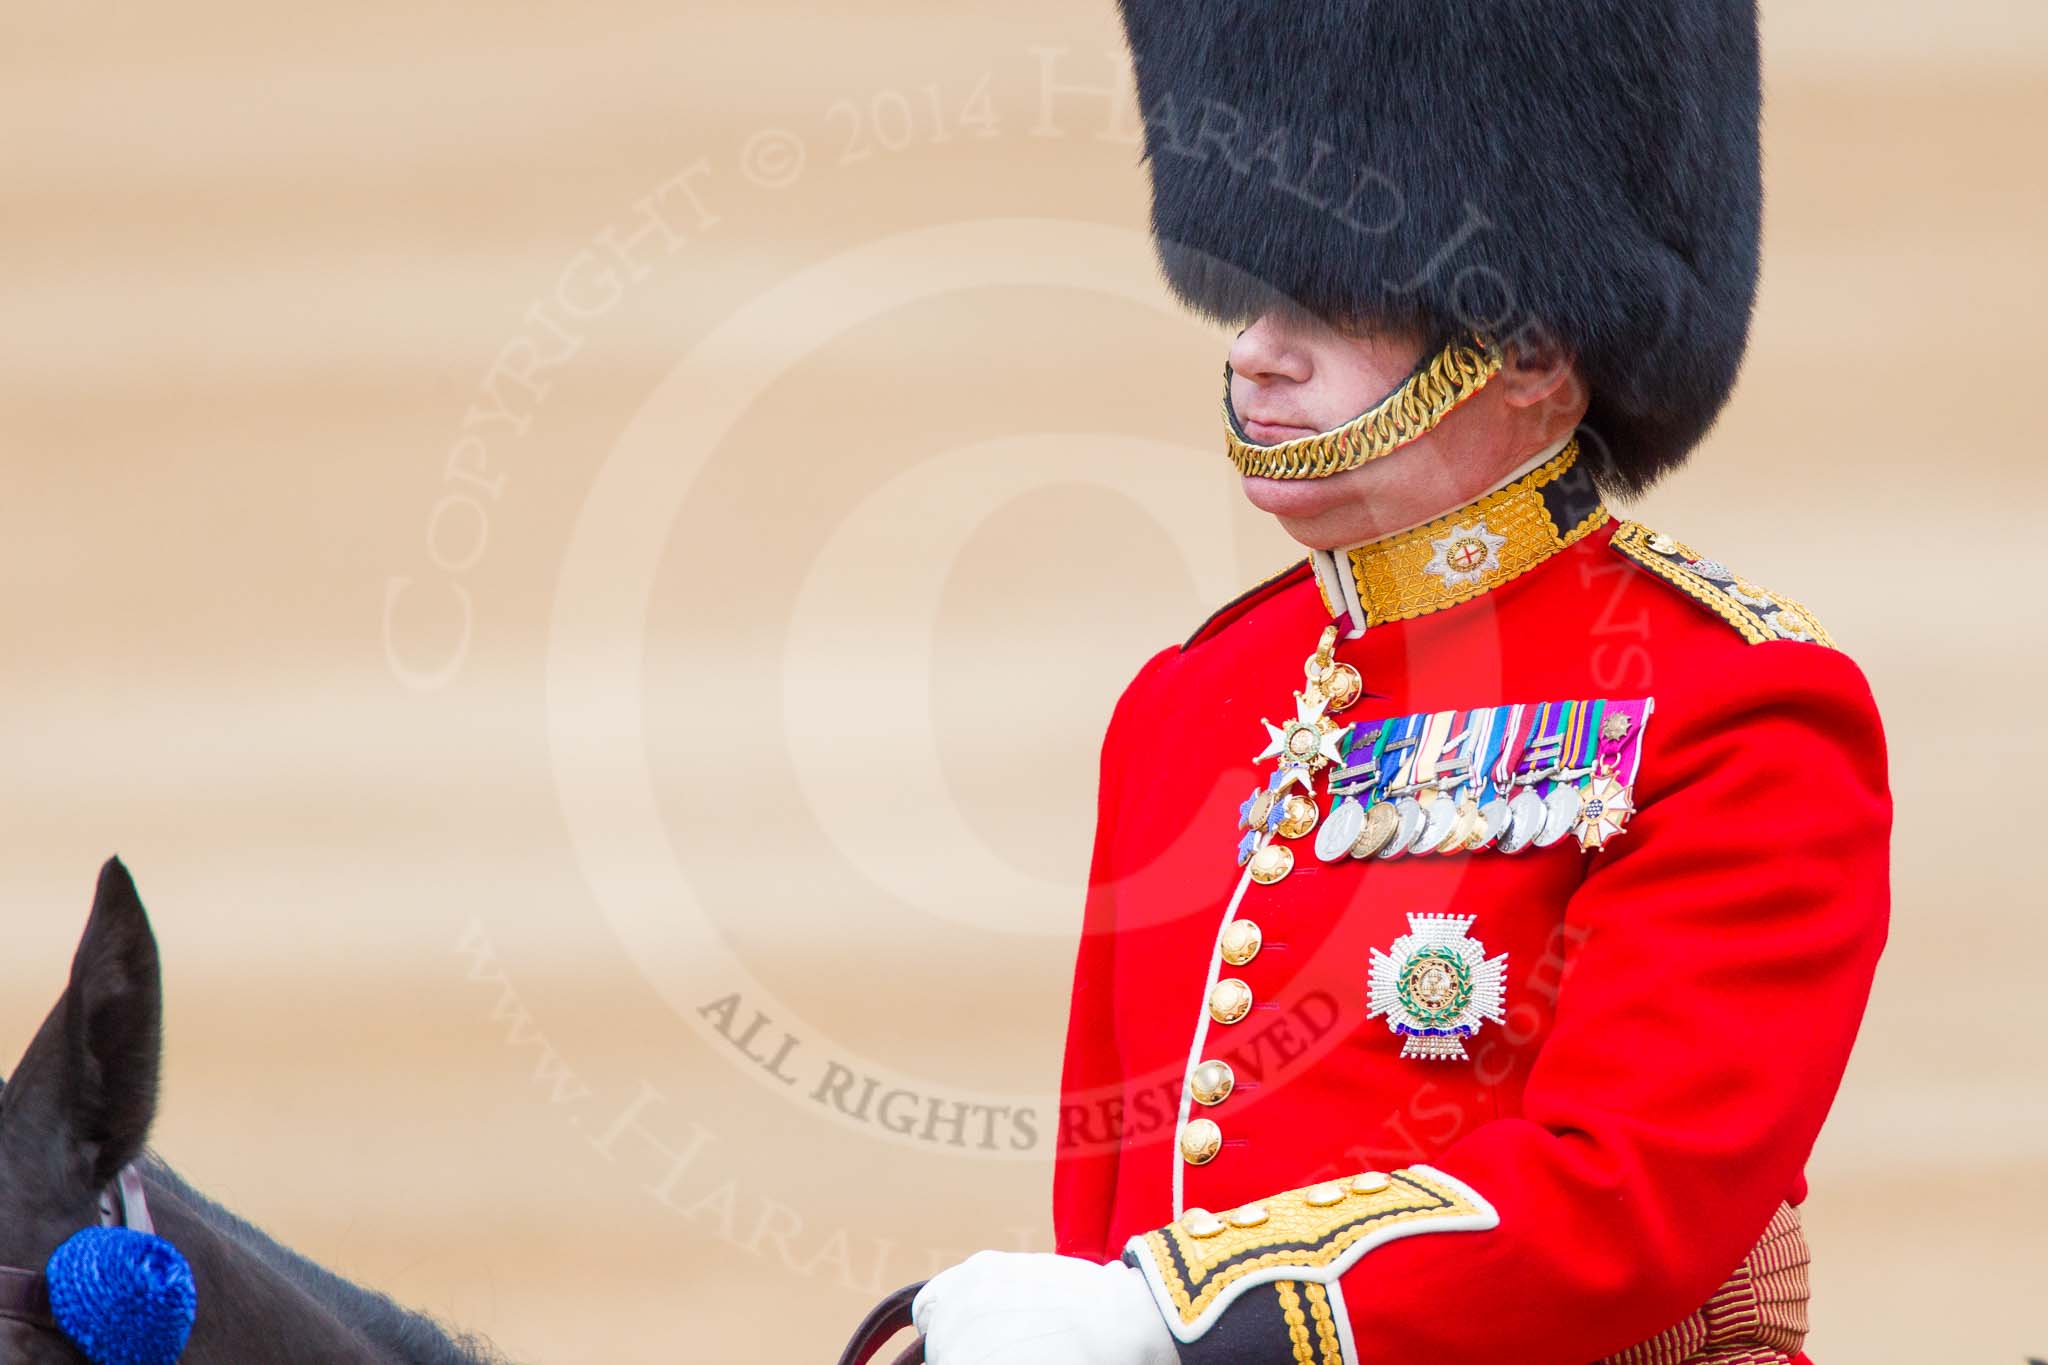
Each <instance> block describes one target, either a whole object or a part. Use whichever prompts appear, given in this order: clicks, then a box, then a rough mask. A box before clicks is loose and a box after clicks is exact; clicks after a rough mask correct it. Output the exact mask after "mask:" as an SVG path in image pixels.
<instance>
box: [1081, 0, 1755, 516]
mask: <svg viewBox="0 0 2048 1365" xmlns="http://www.w3.org/2000/svg"><path fill="white" fill-rule="evenodd" d="M1118 2H1119V8H1120V9H1121V11H1122V14H1123V21H1124V27H1125V31H1126V33H1127V35H1128V36H1129V39H1130V43H1131V50H1132V55H1133V59H1134V62H1135V67H1136V75H1137V85H1138V98H1139V104H1140V106H1141V109H1142V111H1143V114H1144V117H1145V123H1146V127H1145V159H1146V161H1147V162H1148V163H1149V166H1150V171H1151V177H1152V229H1153V235H1154V238H1155V241H1156V244H1157V247H1158V252H1159V257H1160V262H1161V266H1162V268H1163V270H1164V273H1165V276H1166V279H1167V282H1168V284H1169V286H1170V287H1171V289H1172V290H1173V292H1174V293H1175V294H1176V295H1177V296H1178V297H1179V298H1180V299H1181V300H1182V301H1184V302H1185V303H1187V304H1188V305H1189V306H1191V307H1192V308H1194V309H1195V310H1197V311H1198V312H1200V313H1202V314H1204V315H1206V316H1208V317H1211V318H1213V319H1216V320H1217V321H1220V322H1225V323H1229V324H1231V325H1242V324H1243V323H1245V322H1247V321H1249V320H1250V319H1251V318H1253V317H1255V316H1257V315H1258V314H1259V313H1261V312H1263V311H1265V310H1266V309H1267V308H1268V307H1272V306H1275V305H1276V304H1278V305H1281V306H1288V305H1292V306H1295V307H1299V308H1302V309H1306V310H1308V311H1309V312H1311V313H1313V314H1315V315H1316V316H1319V317H1322V318H1324V319H1327V320H1330V321H1333V322H1340V323H1343V324H1345V325H1360V326H1384V327H1391V328H1397V329H1400V330H1404V331H1406V330H1415V331H1419V332H1422V333H1424V334H1425V335H1427V336H1430V337H1432V338H1442V337H1445V336H1448V335H1451V334H1454V333H1456V332H1459V331H1468V330H1472V329H1475V328H1476V329H1479V330H1483V331H1487V332H1490V333H1491V334H1492V335H1494V336H1495V337H1496V338H1498V339H1501V340H1503V341H1509V342H1512V341H1515V340H1518V339H1520V340H1529V339H1532V338H1547V339H1551V340H1554V341H1556V342H1559V343H1561V344H1562V345H1563V346H1564V347H1565V348H1567V349H1568V350H1569V351H1570V352H1571V353H1572V354H1573V355H1574V356H1575V357H1576V358H1577V361H1578V364H1579V369H1580V373H1581V374H1582V375H1584V376H1585V378H1586V380H1587V382H1588V386H1589V388H1590V390H1591V403H1592V406H1591V409H1590V410H1589V412H1588V414H1587V418H1586V423H1585V425H1584V427H1582V428H1581V435H1582V437H1590V438H1591V439H1589V440H1586V441H1585V446H1586V449H1587V452H1588V455H1589V457H1590V460H1591V463H1592V465H1593V467H1594V469H1595V470H1596V472H1597V473H1598V475H1599V477H1600V479H1601V481H1602V483H1603V484H1605V485H1606V486H1608V487H1609V488H1611V489H1613V490H1615V491H1619V492H1632V491H1637V490H1640V489H1642V488H1644V487H1647V486H1648V485H1649V484H1650V483H1651V481H1653V480H1654V479H1655V478H1657V476H1658V475H1660V474H1662V473H1664V472H1665V471H1666V470H1668V469H1670V468H1672V467H1673V466H1675V465H1676V464H1678V463H1679V462H1680V461H1681V460H1683V459H1684V458H1685V456H1686V454H1687V453H1688V452H1689V451H1690V450H1691V449H1692V447H1693V446H1694V445H1695V444H1696V443H1697V442H1698V441H1699V439H1700V437H1701V436H1702V435H1704V434H1705V432H1706V431H1707V429H1708V427H1709V426H1711V425H1712V423H1713V421H1714V418H1715V416H1716V414H1717V413H1718V412H1719V411H1720V409H1721V406H1722V404H1723V403H1724V402H1725V401H1726V399H1727V396H1728V392H1729V389H1730V388H1731V387H1732V386H1733V384H1734V382H1735V375H1736V371H1737V369H1738V368H1739V367H1740V364H1741V361H1742V354H1743V350H1744V348H1745V346H1746V344H1747V340H1748V334H1749V320H1750V312H1751V308H1752V305H1753V302H1754V299H1755V294H1756V276H1757V252H1758V239H1759V235H1760V229H1761V216H1762V199H1763V192H1762V177H1761V167H1760V164H1759V161H1760V158H1759V153H1758V118H1759V105H1760V81H1759V72H1758V42H1757V14H1756V6H1755V3H1754V0H1287V2H1286V3H1279V0H1118Z"/></svg>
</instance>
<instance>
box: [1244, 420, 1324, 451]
mask: <svg viewBox="0 0 2048 1365" xmlns="http://www.w3.org/2000/svg"><path fill="white" fill-rule="evenodd" d="M1243 426H1244V434H1245V435H1247V436H1249V437H1251V438H1252V440H1254V441H1256V442H1258V443H1259V444H1260V445H1262V446H1272V445H1279V444H1280V443H1281V442H1283V441H1293V440H1298V439H1300V438H1301V437H1303V436H1313V435H1315V434H1316V432H1317V431H1318V430H1320V428H1317V427H1304V426H1297V425H1294V424H1291V423H1287V422H1265V421H1261V420H1259V419H1258V418H1256V417H1246V418H1244V419H1243Z"/></svg>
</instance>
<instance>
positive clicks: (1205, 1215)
mask: <svg viewBox="0 0 2048 1365" xmlns="http://www.w3.org/2000/svg"><path fill="white" fill-rule="evenodd" d="M1393 1183H1394V1182H1393V1181H1392V1180H1391V1179H1390V1178H1389V1177H1388V1176H1387V1175H1386V1174H1385V1173H1384V1172H1381V1171H1367V1172H1366V1173H1365V1174H1364V1175H1361V1176H1358V1177H1356V1178H1354V1179H1352V1180H1349V1181H1343V1180H1331V1181H1328V1182H1326V1183H1324V1184H1321V1185H1311V1186H1309V1187H1308V1188H1307V1189H1305V1190H1303V1191H1302V1192H1301V1200H1302V1202H1303V1203H1304V1204H1307V1205H1308V1206H1309V1207H1310V1208H1312V1209H1327V1208H1334V1207H1336V1206H1337V1205H1338V1204H1341V1203H1343V1202H1344V1201H1345V1200H1346V1199H1347V1198H1349V1197H1350V1196H1352V1195H1354V1194H1379V1193H1381V1192H1383V1191H1385V1190H1386V1189H1388V1188H1389V1187H1391V1186H1392V1185H1393ZM1270 1216H1271V1215H1270V1214H1268V1213H1267V1212H1266V1206H1265V1205H1264V1204H1245V1205H1242V1206H1240V1207H1238V1208H1234V1209H1232V1210H1231V1211H1230V1212H1228V1213H1226V1214H1223V1215H1222V1216H1220V1217H1219V1216H1218V1215H1216V1214H1213V1213H1211V1212H1209V1210H1207V1209H1189V1210H1188V1211H1187V1212H1186V1213H1183V1214H1182V1215H1181V1216H1180V1225H1181V1228H1182V1230H1183V1231H1185V1232H1186V1233H1187V1235H1188V1236H1190V1237H1214V1236H1216V1235H1218V1234H1219V1233H1221V1232H1222V1231H1223V1230H1224V1229H1225V1228H1255V1227H1258V1226H1260V1225H1261V1224H1263V1223H1264V1222H1265V1221H1266V1219H1267V1218H1269V1217H1270Z"/></svg>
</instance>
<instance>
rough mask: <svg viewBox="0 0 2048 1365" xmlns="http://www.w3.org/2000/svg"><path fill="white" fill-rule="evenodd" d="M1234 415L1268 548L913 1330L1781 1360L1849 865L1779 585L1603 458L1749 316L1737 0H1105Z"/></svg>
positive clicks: (1176, 711) (1750, 200) (1266, 1364)
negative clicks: (1036, 1079) (1650, 497)
mask: <svg viewBox="0 0 2048 1365" xmlns="http://www.w3.org/2000/svg"><path fill="white" fill-rule="evenodd" d="M1122 12H1123V17H1124V21H1125V25H1126V29H1127V32H1128V34H1129V36H1130V39H1131V42H1132V46H1133V50H1134V54H1135V57H1136V69H1137V76H1138V86H1139V94H1140V98H1141V102H1142V104H1143V105H1144V109H1145V113H1146V126H1147V153H1148V159H1149V163H1150V168H1151V174H1152V180H1153V192H1154V193H1153V205H1154V230H1155V235H1156V238H1157V241H1158V246H1159V251H1160V256H1161V260H1162V262H1163V265H1164V267H1165V271H1166V276H1167V279H1168V281H1169V283H1170V284H1171V286H1172V287H1173V289H1174V290H1175V292H1176V293H1177V294H1178V295H1179V296H1180V297H1181V298H1183V299H1184V300H1185V301H1186V302H1188V303H1189V304H1190V305H1191V306H1193V307H1194V308H1196V309H1198V310H1199V311H1201V312H1202V313H1203V314H1205V315H1207V316H1210V317H1213V318H1217V319H1227V320H1229V321H1230V322H1232V323H1233V324H1234V325H1241V326H1243V330H1242V331H1241V332H1240V333H1239V334H1238V337H1237V339H1236V342H1235V344H1234V345H1233V347H1232V350H1231V354H1230V363H1229V364H1228V365H1227V366H1226V371H1225V393H1224V404H1223V415H1224V422H1225V433H1224V436H1225V444H1226V448H1227V450H1228V453H1229V455H1230V458H1231V460H1232V462H1233V463H1234V464H1235V465H1236V468H1237V470H1238V473H1239V475H1240V476H1241V477H1242V479H1243V481H1244V488H1245V492H1246V494H1247V496H1248V497H1250V498H1251V500H1252V501H1253V502H1254V503H1256V504H1257V505H1259V506H1260V507H1262V508H1264V509H1265V510H1268V511H1270V512H1272V513H1273V514H1274V515H1275V516H1277V517H1278V518H1279V519H1280V521H1281V523H1282V524H1283V525H1284V526H1285V527H1286V528H1287V529H1288V531H1289V532H1290V533H1291V534H1293V535H1294V536H1295V538H1296V539H1297V540H1299V541H1301V542H1302V544H1303V545H1304V546H1305V547H1306V549H1307V550H1308V554H1307V556H1306V558H1305V559H1304V560H1303V561H1302V562H1301V563H1299V564H1297V565H1295V566H1294V567H1292V568H1290V569H1288V570H1286V571H1285V572H1283V573H1281V574H1280V575H1279V576H1278V577H1276V578H1274V579H1272V580H1271V581H1269V582H1267V583H1264V584H1261V585H1260V586H1258V587H1256V588H1254V589H1253V590H1251V591H1250V592H1248V593H1246V594H1245V595H1244V596H1242V597H1240V598H1239V599H1238V600H1237V601H1235V602H1232V603H1230V604H1229V605H1228V606H1226V607H1224V608H1223V609H1222V610H1221V611H1219V612H1217V613H1216V615H1215V616H1213V617H1212V618H1210V620H1209V621H1208V622H1207V623H1205V624H1204V625H1203V626H1202V627H1201V628H1200V629H1199V630H1197V631H1196V632H1195V633H1194V635H1193V636H1192V637H1191V638H1190V639H1189V640H1188V641H1187V642H1186V643H1185V644H1180V645H1174V646H1171V647H1168V648H1166V649H1163V650H1161V651H1160V652H1159V653H1157V654H1156V655H1155V656H1154V657H1153V658H1152V659H1151V660H1150V661H1149V662H1147V663H1146V664H1145V666H1144V667H1143V668H1142V669H1141V670H1140V671H1139V673H1138V675H1137V677H1136V679H1135V680H1134V681H1133V682H1132V683H1131V684H1130V686H1129V687H1128V689H1127V690H1126V691H1125V692H1124V694H1123V697H1122V699H1121V700H1120V701H1119V703H1118V705H1117V707H1116V711H1115V715H1114V718H1113V720H1112V722H1111V725H1110V729H1109V733H1108V736H1107V738H1106V739H1105V741H1104V745H1103V751H1102V768H1101V787H1100V797H1099V822H1098V826H1097V835H1096V841H1095V847H1094V855H1093V858H1094V861H1093V868H1092V877H1091V884H1090V885H1091V889H1090V894H1089V897H1088V902H1087V906H1086V915H1085V923H1084V925H1083V932H1082V937H1081V945H1080V950H1079V955H1078V960H1077V963H1076V968H1075V973H1074V986H1073V1004H1072V1013H1071V1022H1070V1026H1069V1031H1068V1036H1067V1051H1066V1063H1065V1075H1064V1079H1063V1091H1064V1093H1063V1107H1062V1117H1061V1125H1060V1128H1061V1132H1060V1147H1059V1155H1058V1165H1057V1169H1056V1172H1055V1181H1054V1201H1053V1203H1054V1225H1055V1229H1056V1235H1057V1244H1058V1254H1057V1255H1030V1254H1015V1253H998V1252H984V1253H981V1254H980V1255H977V1256H975V1257H973V1258H971V1259H969V1260H968V1261H966V1262H964V1263H962V1264H961V1265H959V1266H956V1267H954V1268H952V1269H950V1270H948V1271H946V1272H945V1273H943V1274H941V1275H940V1276H938V1277H937V1278H935V1279H934V1280H933V1281H932V1282H931V1283H930V1284H929V1285H927V1286H926V1287H925V1289H924V1290H923V1292H922V1293H921V1294H920V1295H919V1296H918V1300H917V1303H916V1310H915V1311H916V1320H917V1323H918V1326H919V1328H920V1330H922V1331H923V1332H924V1333H925V1334H926V1340H927V1350H928V1353H929V1359H930V1360H931V1361H932V1362H933V1365H979V1363H981V1362H991V1363H992V1362H1003V1365H1074V1362H1091V1363H1093V1365H1175V1362H1186V1363H1187V1365H1207V1363H1208V1362H1226V1361H1227V1362H1241V1363H1242V1365H1282V1363H1283V1362H1301V1363H1302V1365H1339V1362H1342V1363H1343V1365H1359V1363H1360V1362H1367V1363H1373V1365H1377V1363H1378V1362H1431V1363H1432V1365H1479V1363H1480V1362H1497V1361H1513V1362H1517V1365H1586V1362H1589V1361H1625V1362H1631V1363H1632V1365H1633V1363H1635V1362H1641V1363H1642V1365H1649V1363H1650V1362H1673V1363H1675V1362H1681V1361H1697V1362H1708V1361H1712V1362H1718V1363H1720V1365H1737V1363H1738V1362H1740V1363H1741V1365H1763V1363H1764V1362H1772V1363H1773V1365H1784V1363H1785V1362H1788V1361H1803V1360H1804V1359H1805V1358H1804V1356H1802V1355H1801V1354H1800V1352H1801V1348H1802V1345H1803V1342H1804V1337H1805V1334H1806V1327H1807V1319H1806V1297H1807V1289H1806V1265H1807V1254H1806V1248H1805V1244H1804V1241H1803V1238H1802V1235H1801V1231H1800V1220H1799V1206H1800V1204H1801V1202H1802V1201H1803V1200H1804V1198H1805V1194H1806V1189H1805V1183H1804V1177H1803V1174H1802V1168H1803V1166H1804V1163H1805V1161H1806V1159H1807V1156H1808V1154H1809V1152H1810V1151H1811V1149H1812V1146H1813V1143H1814V1140H1815V1137H1816V1135H1817V1134H1818V1133H1819V1131H1820V1127H1821V1124H1822V1121H1823V1119H1824V1118H1825V1117H1826V1114H1827V1111H1828V1108H1829V1106H1830V1104H1831V1102H1832V1100H1833V1097H1834V1094H1835V1091H1836V1088H1837V1086H1838V1084H1839V1082H1840V1080H1841V1076H1842V1072H1843V1069H1844V1066H1845V1065H1846V1063H1847V1061H1848V1057H1849V1051H1850V1047H1851V1044H1852V1042H1853V1040H1854V1038H1855V1034H1856V1029H1857V1025H1858V1023H1859V1021H1860V1019H1861V1016H1862V1013H1863V1009H1864V1004H1865V1000H1866V997H1867V994H1868V991H1869V988H1870V983H1871V977H1872V974H1873V972H1874V970H1875V967H1876V963H1877V959H1878V955H1879V952H1880V950H1881V948H1882V946H1883V941H1884V936H1885V927H1886V916H1887V912H1888V858H1889V853H1888V841H1889V835H1890V824H1891V804H1890V795H1889V791H1888V789H1887V782H1886V766H1885V749H1884V737H1883V733H1882V730H1881V728H1880V725H1879V721H1878V716H1877V713H1876V709H1875V707H1874V705H1873V703H1872V700H1871V695H1870V690H1869V688H1868V686H1867V685H1866V684H1865V682H1864V679H1863V677H1862V675H1861V674H1860V673H1859V671H1858V670H1857V668H1856V666H1855V665H1854V664H1853V663H1851V662H1850V661H1849V659H1848V658H1847V657H1846V656H1845V655H1844V654H1842V653H1840V652H1838V651H1837V650H1836V649H1835V648H1834V645H1833V642H1832V641H1831V640H1830V639H1829V638H1828V636H1827V635H1826V633H1825V632H1824V631H1823V630H1822V629H1821V627H1820V626H1819V625H1818V624H1817V623H1816V622H1815V620H1814V618H1813V617H1812V615H1811V614H1809V613H1808V612H1807V611H1806V609H1805V608H1803V607H1801V606H1800V605H1799V604H1797V603H1796V602H1793V601H1791V600H1790V599H1788V598H1785V597H1782V596H1780V595H1778V594H1777V593H1774V592H1771V591H1769V590H1767V589H1765V588H1762V587H1759V586H1758V585H1756V584H1755V583H1752V582H1750V581H1749V580H1747V579H1746V578H1744V577H1742V576H1741V575H1740V574H1738V573H1736V572H1734V571H1733V570H1731V569H1729V568H1726V567H1724V566H1723V565H1721V564H1720V563H1718V562H1717V561H1715V560H1712V559H1709V558H1706V557H1704V556H1702V555H1701V554H1699V553H1696V552H1695V551H1694V550H1693V549H1691V548H1690V547H1688V546H1687V545H1685V544H1683V543H1681V542H1680V541H1677V540H1674V539H1672V538H1671V537H1670V536H1667V535H1664V534H1661V533H1659V532H1657V531H1653V530H1650V529H1649V528H1647V527H1644V526H1641V525H1638V524H1635V523H1633V522H1629V521H1624V520H1618V519H1616V518H1615V517H1613V516H1612V515H1610V513H1609V512H1608V510H1607V508H1606V506H1605V503H1604V498H1605V497H1606V496H1607V495H1610V494H1615V493H1628V492H1633V491H1636V490H1639V489H1640V488H1642V487H1643V486H1645V485H1646V484H1648V483H1649V482H1650V481H1651V480H1652V479H1653V478H1655V477H1656V476H1657V475H1658V474H1659V473H1661V472H1663V471H1664V470H1666V469H1669V468H1670V467H1671V466H1673V465H1675V464H1676V463H1677V462H1679V461H1680V460H1681V459H1683V458H1684V457H1685V456H1686V454H1687V453H1688V452H1689V451H1690V450H1691V448H1692V447H1693V446H1694V445H1695V444H1696V443H1697V441H1698V440H1699V438H1700V437H1701V435H1702V434H1703V433H1704V432H1705V431H1706V429H1707V428H1708V426H1709V425H1710V424H1711V423H1712V421H1713V419H1714V417H1715V415H1716V413H1717V412H1718V411H1719V409H1720V407H1721V405H1722V403H1723V401H1724V400H1725V397H1726V395H1727V392H1728V389H1729V388H1730V386H1731V385H1732V383H1733V380H1734V376H1735V373H1736V370H1737V367H1738V365H1739V362H1740V359H1741V355H1742V351H1743V349H1744V344H1745V340H1746V336H1747V330H1748V322H1749V315H1750V310H1751V306H1752V300H1753V294H1754V288H1755V280H1756V266H1757V247H1758V222H1759V204H1760V198H1761V190H1760V175H1759V165H1758V148H1757V119H1758V103H1759V83H1758V72H1757V26H1756V15H1755V11H1754V7H1753V4H1751V3H1745V0H1626V3H1620V2H1617V3H1592V2H1588V3H1572V4H1564V5H1557V4H1535V3H1524V2H1523V0H1438V3H1435V4H1431V5H1391V4H1387V3H1378V2H1375V0H1328V2H1326V3H1317V2H1316V0H1309V2H1308V3H1306V4H1304V3H1300V0H1296V3H1293V4H1286V5H1282V4H1278V3H1272V0H1213V2H1211V3H1201V4H1185V3H1168V0H1122Z"/></svg>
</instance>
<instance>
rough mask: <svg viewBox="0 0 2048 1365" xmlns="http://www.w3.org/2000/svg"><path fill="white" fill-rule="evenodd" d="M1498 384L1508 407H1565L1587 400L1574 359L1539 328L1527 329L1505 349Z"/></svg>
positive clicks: (1517, 334) (1519, 333) (1515, 337)
mask: <svg viewBox="0 0 2048 1365" xmlns="http://www.w3.org/2000/svg"><path fill="white" fill-rule="evenodd" d="M1501 361H1502V363H1501V370H1500V377H1499V379H1498V380H1497V381H1496V382H1497V383H1499V384H1500V386H1501V392H1502V394H1503V395H1504V396H1505V397H1506V399H1507V403H1508V406H1509V407H1513V408H1537V407H1560V408H1561V407H1564V406H1567V405H1570V404H1572V403H1583V402H1584V400H1585V393H1584V387H1585V386H1584V385H1583V384H1582V383H1581V382H1580V381H1579V377H1578V371H1577V368H1576V367H1575V366H1574V364H1573V361H1572V356H1571V353H1570V352H1569V351H1567V350H1566V349H1565V348H1564V347H1563V346H1562V345H1561V344H1559V342H1558V341H1557V339H1556V338H1555V337H1552V336H1551V335H1550V334H1549V333H1548V332H1547V331H1545V330H1544V329H1543V328H1541V327H1538V326H1533V325H1532V326H1528V327H1524V328H1523V329H1522V330H1521V331H1519V332H1517V333H1516V334H1515V335H1514V338H1513V339H1512V340H1510V341H1509V342H1508V344H1507V345H1506V346H1505V347H1503V348H1502V355H1501Z"/></svg>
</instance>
